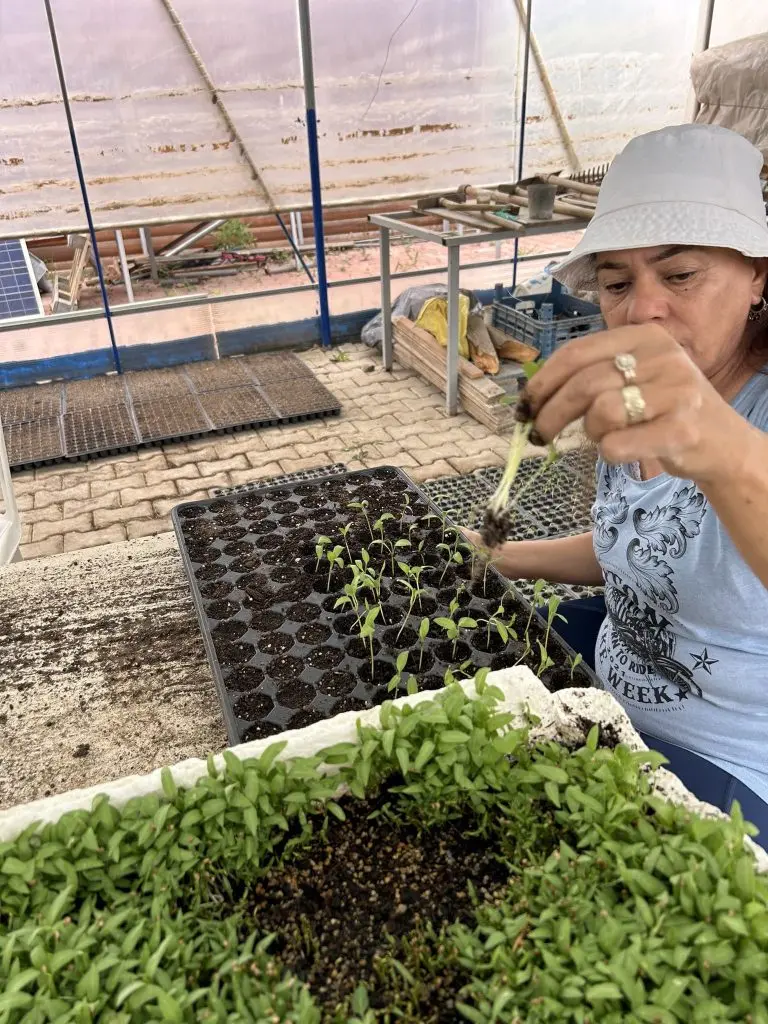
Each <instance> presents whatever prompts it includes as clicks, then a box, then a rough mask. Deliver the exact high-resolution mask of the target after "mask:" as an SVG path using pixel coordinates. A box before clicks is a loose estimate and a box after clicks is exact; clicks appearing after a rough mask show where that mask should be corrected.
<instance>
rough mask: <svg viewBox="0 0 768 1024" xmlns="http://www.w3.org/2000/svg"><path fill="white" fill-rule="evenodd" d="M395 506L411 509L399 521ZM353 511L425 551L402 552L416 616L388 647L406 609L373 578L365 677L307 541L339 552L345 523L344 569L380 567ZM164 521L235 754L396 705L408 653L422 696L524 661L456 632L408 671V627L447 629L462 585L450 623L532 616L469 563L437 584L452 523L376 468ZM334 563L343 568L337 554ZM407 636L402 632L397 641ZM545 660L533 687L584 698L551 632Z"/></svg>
mask: <svg viewBox="0 0 768 1024" xmlns="http://www.w3.org/2000/svg"><path fill="white" fill-rule="evenodd" d="M406 494H407V496H408V498H409V502H410V504H409V506H408V507H407V508H406V509H405V510H403V508H404V500H403V499H404V496H405V495H406ZM362 500H366V501H368V503H369V504H368V515H369V518H370V521H371V523H373V522H375V521H376V519H378V517H379V516H380V515H381V514H382V513H383V512H387V511H388V512H391V513H392V514H393V515H395V516H396V521H394V522H389V523H388V524H387V527H386V533H385V536H386V537H387V539H388V540H394V539H397V537H398V536H402V535H404V534H407V533H408V532H409V528H410V527H411V526H413V529H412V531H411V535H412V540H413V542H414V547H415V546H416V545H417V543H418V542H420V541H424V545H423V550H422V551H421V552H418V551H416V550H412V551H408V550H405V551H403V552H401V553H400V554H399V559H400V560H401V561H404V562H410V563H411V564H412V565H416V564H424V563H425V562H426V563H429V569H426V570H425V571H424V574H423V577H422V584H423V585H424V586H425V589H426V594H425V596H424V597H423V599H422V600H423V607H422V608H421V609H419V608H418V606H416V607H415V608H414V614H413V617H412V619H411V621H410V622H409V623H408V625H407V626H406V629H404V630H403V633H402V635H401V637H400V639H399V640H397V637H396V634H397V633H398V631H399V629H400V626H401V625H402V621H403V619H404V617H405V614H406V612H407V608H408V603H409V598H408V596H407V593H406V592H405V591H404V590H403V591H402V592H401V588H400V587H399V586H397V585H395V586H393V581H392V578H391V575H390V570H389V569H387V570H386V571H385V573H384V576H383V580H382V586H383V588H384V589H383V596H384V597H385V598H386V600H382V604H383V607H384V608H385V611H386V618H385V619H384V621H381V620H379V621H378V622H377V623H376V626H375V651H376V658H375V663H374V667H375V672H374V676H373V678H371V674H370V659H369V656H368V653H367V650H365V649H363V647H362V645H361V644H360V643H359V638H358V637H356V631H355V628H354V621H353V620H354V615H353V614H352V613H350V612H348V611H346V610H344V609H341V610H337V609H335V608H334V605H335V602H336V600H337V598H338V597H339V595H340V593H341V588H342V586H343V583H344V582H346V580H347V578H348V574H347V573H346V572H345V573H344V575H343V576H340V577H339V578H337V579H333V578H332V583H331V592H330V593H329V592H328V589H327V563H326V564H325V566H324V567H323V568H321V570H320V571H319V572H316V571H315V564H316V555H315V544H316V542H317V538H318V537H320V536H322V535H325V536H329V537H332V538H333V540H334V543H339V544H342V545H343V540H342V539H341V537H340V536H339V530H340V528H341V527H342V526H344V525H345V524H346V523H350V522H351V523H352V524H353V527H352V530H351V531H350V536H349V544H350V547H351V549H352V555H353V557H359V553H360V549H361V548H362V547H365V548H366V549H370V552H371V556H372V558H373V560H374V563H375V564H376V565H380V564H381V559H380V556H378V554H377V553H376V552H377V550H378V549H377V548H376V547H375V546H373V545H372V544H371V540H370V535H369V532H368V527H367V525H366V522H365V520H364V517H363V516H362V514H361V513H360V512H359V511H355V510H352V509H350V508H348V505H349V503H350V502H354V501H362ZM428 516H429V517H431V518H426V517H428ZM172 519H173V524H174V528H175V530H176V534H177V536H178V539H179V545H180V549H181V552H182V557H183V561H184V567H185V571H186V573H187V575H188V578H189V580H190V584H191V587H192V594H193V598H194V601H195V607H196V609H197V614H198V617H199V620H200V624H201V627H202V632H203V637H204V640H205V645H206V650H207V654H208V658H209V660H210V663H211V667H212V669H213V676H214V680H215V683H216V686H217V689H218V691H219V696H220V699H221V703H222V708H223V711H224V717H225V721H226V723H227V730H228V733H229V737H230V740H231V741H232V742H233V743H237V742H242V741H245V740H249V739H256V738H260V737H263V736H270V735H275V734H277V733H280V732H282V731H283V730H285V729H289V728H291V729H294V728H298V727H300V726H302V725H307V724H309V723H310V722H313V721H317V720H319V719H323V718H330V717H332V716H333V715H336V714H339V713H340V712H342V711H348V710H363V709H365V708H367V707H371V706H373V705H376V704H380V703H382V702H383V701H384V700H386V699H387V698H389V697H392V696H400V695H402V693H403V692H404V690H399V691H397V692H394V693H393V692H390V691H389V690H388V686H387V684H388V683H389V681H390V679H391V677H392V676H393V675H394V673H395V659H396V657H397V654H398V653H399V652H401V651H403V650H409V651H410V658H409V664H408V666H407V668H406V671H405V673H404V676H403V679H404V680H405V679H406V678H407V675H408V674H413V675H414V676H416V678H417V681H418V685H419V688H420V689H437V688H440V687H441V686H442V685H443V682H444V675H445V672H446V670H447V669H448V668H453V669H454V670H456V669H457V668H458V666H459V665H461V664H462V663H465V662H467V661H469V662H470V664H468V665H467V666H466V668H465V672H466V674H471V673H472V671H473V669H479V668H482V667H484V666H488V667H490V668H492V669H498V668H504V667H507V666H509V665H513V664H515V662H517V661H518V660H519V658H520V656H521V654H522V653H523V650H524V647H523V644H522V643H521V642H519V643H517V644H516V643H514V642H510V644H509V645H506V646H505V645H504V644H502V643H501V640H500V638H498V636H494V637H493V639H492V644H491V649H490V650H483V649H482V647H484V646H485V645H484V644H483V637H484V635H485V630H484V629H478V630H476V631H471V632H470V631H465V632H466V634H467V635H466V636H464V637H463V638H462V640H461V641H460V644H459V645H458V647H457V650H456V654H455V656H454V653H453V650H452V645H451V643H450V642H448V641H446V640H445V638H444V636H442V635H441V634H439V633H438V630H437V627H435V626H434V625H433V627H432V633H431V635H430V636H429V637H427V639H426V642H425V644H424V656H423V660H422V664H421V669H419V664H418V660H419V647H418V639H417V637H416V636H415V635H414V634H415V631H416V629H418V625H419V621H420V619H421V617H422V616H423V615H429V617H430V618H431V619H434V618H435V617H437V616H441V615H443V616H447V615H448V614H449V609H448V605H449V603H450V601H451V599H452V598H453V597H454V596H455V595H456V593H457V591H458V590H459V588H460V586H463V587H464V590H463V593H462V597H461V602H462V610H461V614H462V615H466V616H469V617H474V618H487V617H488V616H489V615H492V614H493V613H494V612H495V611H496V610H497V608H498V606H499V603H500V601H501V600H502V599H503V600H504V601H505V602H506V607H507V613H508V614H510V613H511V612H512V611H515V612H516V614H517V620H516V625H517V627H518V629H519V630H520V632H521V634H522V633H523V632H524V628H525V623H526V622H527V620H528V616H529V613H530V605H529V603H528V602H527V600H526V599H525V598H524V597H523V596H522V595H521V594H520V592H519V591H517V590H516V589H515V588H512V587H510V586H509V584H508V581H506V580H503V579H502V577H501V576H499V575H498V573H497V572H496V571H495V570H494V569H492V568H489V569H488V572H487V575H486V576H485V578H483V576H482V574H481V575H480V578H479V579H478V580H476V581H475V582H472V580H471V566H470V564H469V562H467V563H466V564H465V565H464V566H459V567H456V568H453V567H449V568H448V569H447V571H446V572H445V574H444V576H443V579H442V581H440V576H441V575H443V570H444V569H445V568H446V563H445V561H444V560H443V558H442V556H441V554H440V552H438V551H437V549H436V545H437V543H440V542H441V540H442V536H443V524H444V523H446V525H447V526H452V524H451V523H450V521H446V520H445V517H444V514H443V513H442V512H441V510H440V509H439V508H438V507H437V506H436V505H435V504H434V503H433V502H431V501H430V499H429V498H428V496H427V495H426V494H425V493H424V492H423V491H422V490H420V489H419V488H418V487H416V486H415V485H414V484H413V483H412V482H411V481H410V480H409V479H408V477H407V476H406V475H405V474H404V473H403V472H402V471H401V470H398V469H394V468H390V467H383V468H379V469H372V470H363V471H360V472H355V473H345V474H339V475H335V476H330V477H325V478H323V479H318V480H307V481H303V482H300V483H296V482H292V483H290V484H287V483H284V484H283V485H282V486H271V487H268V488H260V489H257V490H254V489H250V490H248V491H246V492H243V493H236V494H225V495H220V496H218V497H216V498H213V499H209V500H206V501H197V502H189V503H186V504H183V505H179V506H177V507H176V508H175V509H174V510H173V513H172ZM401 523H402V525H401ZM344 557H345V562H346V561H347V556H346V552H345V553H344ZM398 575H399V571H398ZM428 577H429V578H428ZM544 627H545V623H544V621H543V620H541V619H539V618H538V616H536V615H534V616H533V618H532V625H531V630H530V634H531V640H532V641H533V643H534V646H535V639H536V638H543V630H544ZM411 628H412V629H413V633H408V632H407V630H408V629H411ZM470 644H471V646H470ZM549 653H550V656H551V657H552V658H553V660H554V662H555V667H554V668H552V669H549V670H547V671H546V672H545V673H544V675H543V681H544V682H545V684H547V685H549V686H550V687H551V688H552V689H559V688H561V687H562V686H570V685H583V686H591V685H595V679H594V676H593V675H592V673H591V672H589V670H587V669H586V668H584V666H581V665H580V666H579V667H578V668H577V669H576V671H575V673H574V674H573V679H571V672H570V667H569V665H570V661H569V659H570V658H572V657H573V651H572V650H571V649H570V648H569V647H568V646H567V645H566V644H565V643H563V642H562V641H561V640H560V638H559V637H558V636H557V635H556V634H555V633H554V632H553V633H552V634H551V635H550V641H549ZM538 661H539V658H538V652H536V654H535V655H533V654H532V655H529V657H528V659H527V661H526V662H525V663H527V664H529V665H532V666H533V667H534V668H536V666H537V665H538Z"/></svg>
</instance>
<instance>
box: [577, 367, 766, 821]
mask: <svg viewBox="0 0 768 1024" xmlns="http://www.w3.org/2000/svg"><path fill="white" fill-rule="evenodd" d="M732 405H733V408H734V409H735V410H736V411H737V412H739V413H740V414H741V415H742V416H744V417H745V418H746V419H747V420H749V422H750V423H752V424H753V425H754V426H756V427H758V428H759V429H761V430H768V374H757V375H756V376H755V377H753V378H752V379H751V380H750V381H749V382H748V383H747V384H746V385H745V387H744V388H743V389H742V390H741V392H740V393H739V395H738V396H737V397H736V398H735V399H734V401H733V403H732ZM593 519H594V531H593V537H594V547H595V553H596V555H597V558H598V561H599V562H600V565H601V567H602V570H603V576H604V578H605V603H606V607H607V609H608V616H607V618H606V620H605V621H604V623H603V626H602V629H601V630H600V634H599V636H598V641H597V651H596V658H595V664H596V668H597V674H598V677H599V679H600V681H601V683H602V685H603V686H604V688H605V689H606V690H608V691H609V692H610V693H612V694H613V695H614V696H615V697H616V698H617V699H618V700H619V702H620V703H621V704H622V705H623V706H624V708H625V710H626V711H627V713H628V714H629V716H630V718H631V719H632V722H633V724H634V725H635V727H636V728H637V729H639V730H640V731H641V732H645V733H647V734H648V735H649V736H652V737H657V738H658V739H662V740H666V741H667V742H669V743H676V744H677V745H678V746H681V747H686V748H687V749H689V750H693V751H695V752H696V753H697V754H701V755H702V756H703V757H706V758H708V759H709V760H710V761H713V762H714V763H715V764H718V765H720V767H722V768H724V769H725V770H726V771H728V772H730V773H731V774H732V775H733V776H735V777H736V778H737V779H739V780H740V781H741V782H743V783H744V784H745V785H747V786H749V788H750V789H752V790H753V791H754V792H755V793H757V795H758V796H759V797H761V798H762V799H763V800H765V801H768V588H766V587H764V586H763V584H762V583H761V581H760V580H759V579H758V578H757V577H756V576H755V574H754V573H753V572H752V570H751V569H750V568H749V567H748V566H747V564H746V562H745V561H744V559H743V558H742V557H741V555H740V554H739V552H738V551H737V549H736V547H735V545H734V544H733V542H732V541H731V539H730V537H729V535H728V533H727V532H726V530H725V527H724V526H723V525H722V524H721V523H720V521H719V519H718V518H717V516H716V514H715V511H714V509H713V508H712V507H711V506H710V505H709V503H708V501H707V499H706V498H705V497H704V495H703V494H702V493H701V491H699V490H698V488H697V487H696V486H695V484H693V483H691V482H690V481H686V480H680V479H678V478H677V477H672V476H669V475H668V474H666V473H663V474H661V475H660V476H657V477H653V478H652V479H650V480H641V479H639V471H638V467H637V466H611V465H608V464H607V463H604V462H602V461H600V462H598V466H597V501H596V503H595V506H594V509H593Z"/></svg>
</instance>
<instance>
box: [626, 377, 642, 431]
mask: <svg viewBox="0 0 768 1024" xmlns="http://www.w3.org/2000/svg"><path fill="white" fill-rule="evenodd" d="M621 398H622V401H623V402H624V411H625V412H626V414H627V422H628V423H629V424H634V423H642V421H643V420H644V419H645V399H644V398H643V393H642V391H641V390H640V388H639V387H637V385H636V384H628V385H627V386H626V387H624V388H622V389H621Z"/></svg>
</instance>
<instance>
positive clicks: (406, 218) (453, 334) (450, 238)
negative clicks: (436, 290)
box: [368, 210, 586, 416]
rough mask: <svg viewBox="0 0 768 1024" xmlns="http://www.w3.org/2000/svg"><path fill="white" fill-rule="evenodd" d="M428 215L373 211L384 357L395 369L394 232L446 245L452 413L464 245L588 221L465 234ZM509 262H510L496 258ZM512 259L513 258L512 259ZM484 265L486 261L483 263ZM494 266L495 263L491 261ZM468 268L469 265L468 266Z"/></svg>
mask: <svg viewBox="0 0 768 1024" xmlns="http://www.w3.org/2000/svg"><path fill="white" fill-rule="evenodd" d="M424 217H426V215H425V214H419V213H417V212H415V211H414V210H403V211H402V212H397V213H389V214H371V215H370V216H369V218H368V220H369V221H370V223H371V224H375V225H376V226H377V227H378V229H379V236H380V252H381V312H382V317H383V322H384V339H383V342H382V359H383V364H384V369H385V370H391V369H392V280H391V270H390V245H391V239H392V232H393V231H394V232H397V233H398V234H401V235H408V236H410V237H411V238H419V239H421V240H422V241H424V242H434V243H435V244H437V245H442V246H445V248H446V249H447V250H448V282H447V283H448V353H447V356H448V358H447V366H446V371H447V372H446V395H445V407H446V412H447V413H448V415H449V416H455V415H456V413H457V412H458V411H459V270H460V269H461V247H462V246H463V245H477V244H478V243H479V242H505V241H507V239H510V238H512V239H514V238H518V239H519V238H531V237H532V236H534V235H553V234H560V233H562V232H564V231H577V230H578V231H580V230H583V229H584V228H585V227H586V222H585V221H584V220H583V219H582V218H580V217H567V216H564V215H563V214H558V213H556V214H554V215H553V217H552V220H540V221H531V222H529V223H526V222H524V221H521V222H520V226H518V227H515V228H511V229H509V230H507V229H505V228H492V227H489V229H488V231H482V230H476V231H475V230H473V229H472V228H465V229H464V231H463V233H461V234H460V233H459V232H458V231H457V230H455V229H454V230H451V231H436V230H435V229H434V228H429V227H424V226H423V225H421V224H419V220H420V219H422V218H424ZM494 262H498V263H506V262H508V261H506V260H501V261H494ZM509 262H511V261H509ZM481 265H482V264H481ZM488 265H489V266H491V265H492V264H490V263H489V264H488ZM465 269H467V268H465Z"/></svg>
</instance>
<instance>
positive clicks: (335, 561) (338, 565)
mask: <svg viewBox="0 0 768 1024" xmlns="http://www.w3.org/2000/svg"><path fill="white" fill-rule="evenodd" d="M343 553H344V548H343V547H342V546H341V544H337V545H336V546H335V547H334V548H331V550H330V551H326V553H325V557H326V558H327V559H328V589H329V590H330V589H331V576H332V575H333V570H334V569H343V568H344V559H343V557H342V555H343Z"/></svg>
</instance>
